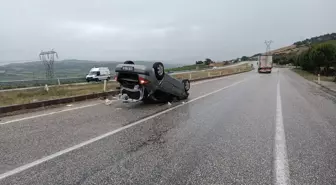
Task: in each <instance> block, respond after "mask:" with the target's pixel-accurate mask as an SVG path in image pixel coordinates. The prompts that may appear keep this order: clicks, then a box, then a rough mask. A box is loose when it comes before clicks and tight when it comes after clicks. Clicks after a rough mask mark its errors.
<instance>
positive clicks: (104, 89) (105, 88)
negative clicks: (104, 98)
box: [104, 80, 106, 92]
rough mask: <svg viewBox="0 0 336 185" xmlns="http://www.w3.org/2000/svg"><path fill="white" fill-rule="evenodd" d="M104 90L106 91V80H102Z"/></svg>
mask: <svg viewBox="0 0 336 185" xmlns="http://www.w3.org/2000/svg"><path fill="white" fill-rule="evenodd" d="M104 92H106V80H104Z"/></svg>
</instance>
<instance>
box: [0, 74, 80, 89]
mask: <svg viewBox="0 0 336 185" xmlns="http://www.w3.org/2000/svg"><path fill="white" fill-rule="evenodd" d="M81 82H86V81H85V78H84V77H82V78H56V79H52V80H47V79H36V80H14V81H0V90H3V89H14V88H25V87H36V86H44V85H45V84H48V85H58V84H59V83H60V84H71V83H81Z"/></svg>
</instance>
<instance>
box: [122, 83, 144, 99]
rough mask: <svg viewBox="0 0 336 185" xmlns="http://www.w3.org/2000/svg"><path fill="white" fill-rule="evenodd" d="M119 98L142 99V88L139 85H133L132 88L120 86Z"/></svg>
mask: <svg viewBox="0 0 336 185" xmlns="http://www.w3.org/2000/svg"><path fill="white" fill-rule="evenodd" d="M119 99H121V100H123V101H131V102H137V101H142V100H143V99H144V88H143V87H141V86H139V85H138V86H135V87H134V89H130V88H126V87H121V88H120V97H119Z"/></svg>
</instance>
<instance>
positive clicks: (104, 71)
mask: <svg viewBox="0 0 336 185" xmlns="http://www.w3.org/2000/svg"><path fill="white" fill-rule="evenodd" d="M110 78H111V74H110V69H109V68H107V67H93V68H92V69H91V70H90V71H89V74H87V75H86V81H87V82H90V81H103V80H109V79H110Z"/></svg>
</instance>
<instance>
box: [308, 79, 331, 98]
mask: <svg viewBox="0 0 336 185" xmlns="http://www.w3.org/2000/svg"><path fill="white" fill-rule="evenodd" d="M313 82H314V83H315V84H317V85H319V86H320V87H322V88H323V89H325V90H326V91H328V92H329V93H330V94H332V95H334V96H336V91H334V90H333V89H330V88H329V87H327V86H325V85H322V84H319V83H318V82H316V81H313Z"/></svg>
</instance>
